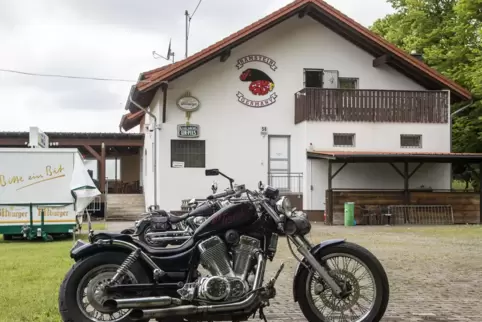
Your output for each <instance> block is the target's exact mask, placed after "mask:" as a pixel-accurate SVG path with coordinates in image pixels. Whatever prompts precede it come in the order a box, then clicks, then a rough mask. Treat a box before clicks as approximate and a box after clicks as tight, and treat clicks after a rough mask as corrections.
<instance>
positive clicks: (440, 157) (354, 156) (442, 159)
mask: <svg viewBox="0 0 482 322" xmlns="http://www.w3.org/2000/svg"><path fill="white" fill-rule="evenodd" d="M307 157H308V159H324V160H331V161H333V162H346V163H364V162H365V163H376V162H380V163H382V162H385V163H391V162H393V163H394V162H421V163H423V162H426V163H457V162H463V163H482V153H451V152H398V151H396V152H371V151H307Z"/></svg>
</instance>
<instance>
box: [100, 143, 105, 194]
mask: <svg viewBox="0 0 482 322" xmlns="http://www.w3.org/2000/svg"><path fill="white" fill-rule="evenodd" d="M105 155H106V151H105V143H104V142H102V145H101V150H100V176H99V177H100V178H99V185H100V192H101V193H105Z"/></svg>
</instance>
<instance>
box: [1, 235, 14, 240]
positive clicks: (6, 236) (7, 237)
mask: <svg viewBox="0 0 482 322" xmlns="http://www.w3.org/2000/svg"><path fill="white" fill-rule="evenodd" d="M12 239H13V235H3V240H12Z"/></svg>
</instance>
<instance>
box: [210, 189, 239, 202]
mask: <svg viewBox="0 0 482 322" xmlns="http://www.w3.org/2000/svg"><path fill="white" fill-rule="evenodd" d="M233 194H235V191H234V190H232V189H229V190H227V191H225V192H220V193H215V194H213V195H210V196H208V197H207V199H208V200H213V199H219V198H224V197H227V196H230V195H233Z"/></svg>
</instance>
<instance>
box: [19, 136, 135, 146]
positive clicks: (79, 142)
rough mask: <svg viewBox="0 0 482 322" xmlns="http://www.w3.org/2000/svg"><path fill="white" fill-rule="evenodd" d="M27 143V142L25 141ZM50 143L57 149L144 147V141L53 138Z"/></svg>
mask: <svg viewBox="0 0 482 322" xmlns="http://www.w3.org/2000/svg"><path fill="white" fill-rule="evenodd" d="M27 141H28V140H27ZM50 142H58V143H59V144H58V145H57V146H58V147H60V146H63V147H68V146H72V147H79V146H84V145H90V146H102V143H104V144H105V145H107V146H132V147H134V146H139V147H140V146H144V139H142V140H129V139H73V138H58V139H57V138H53V139H50Z"/></svg>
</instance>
